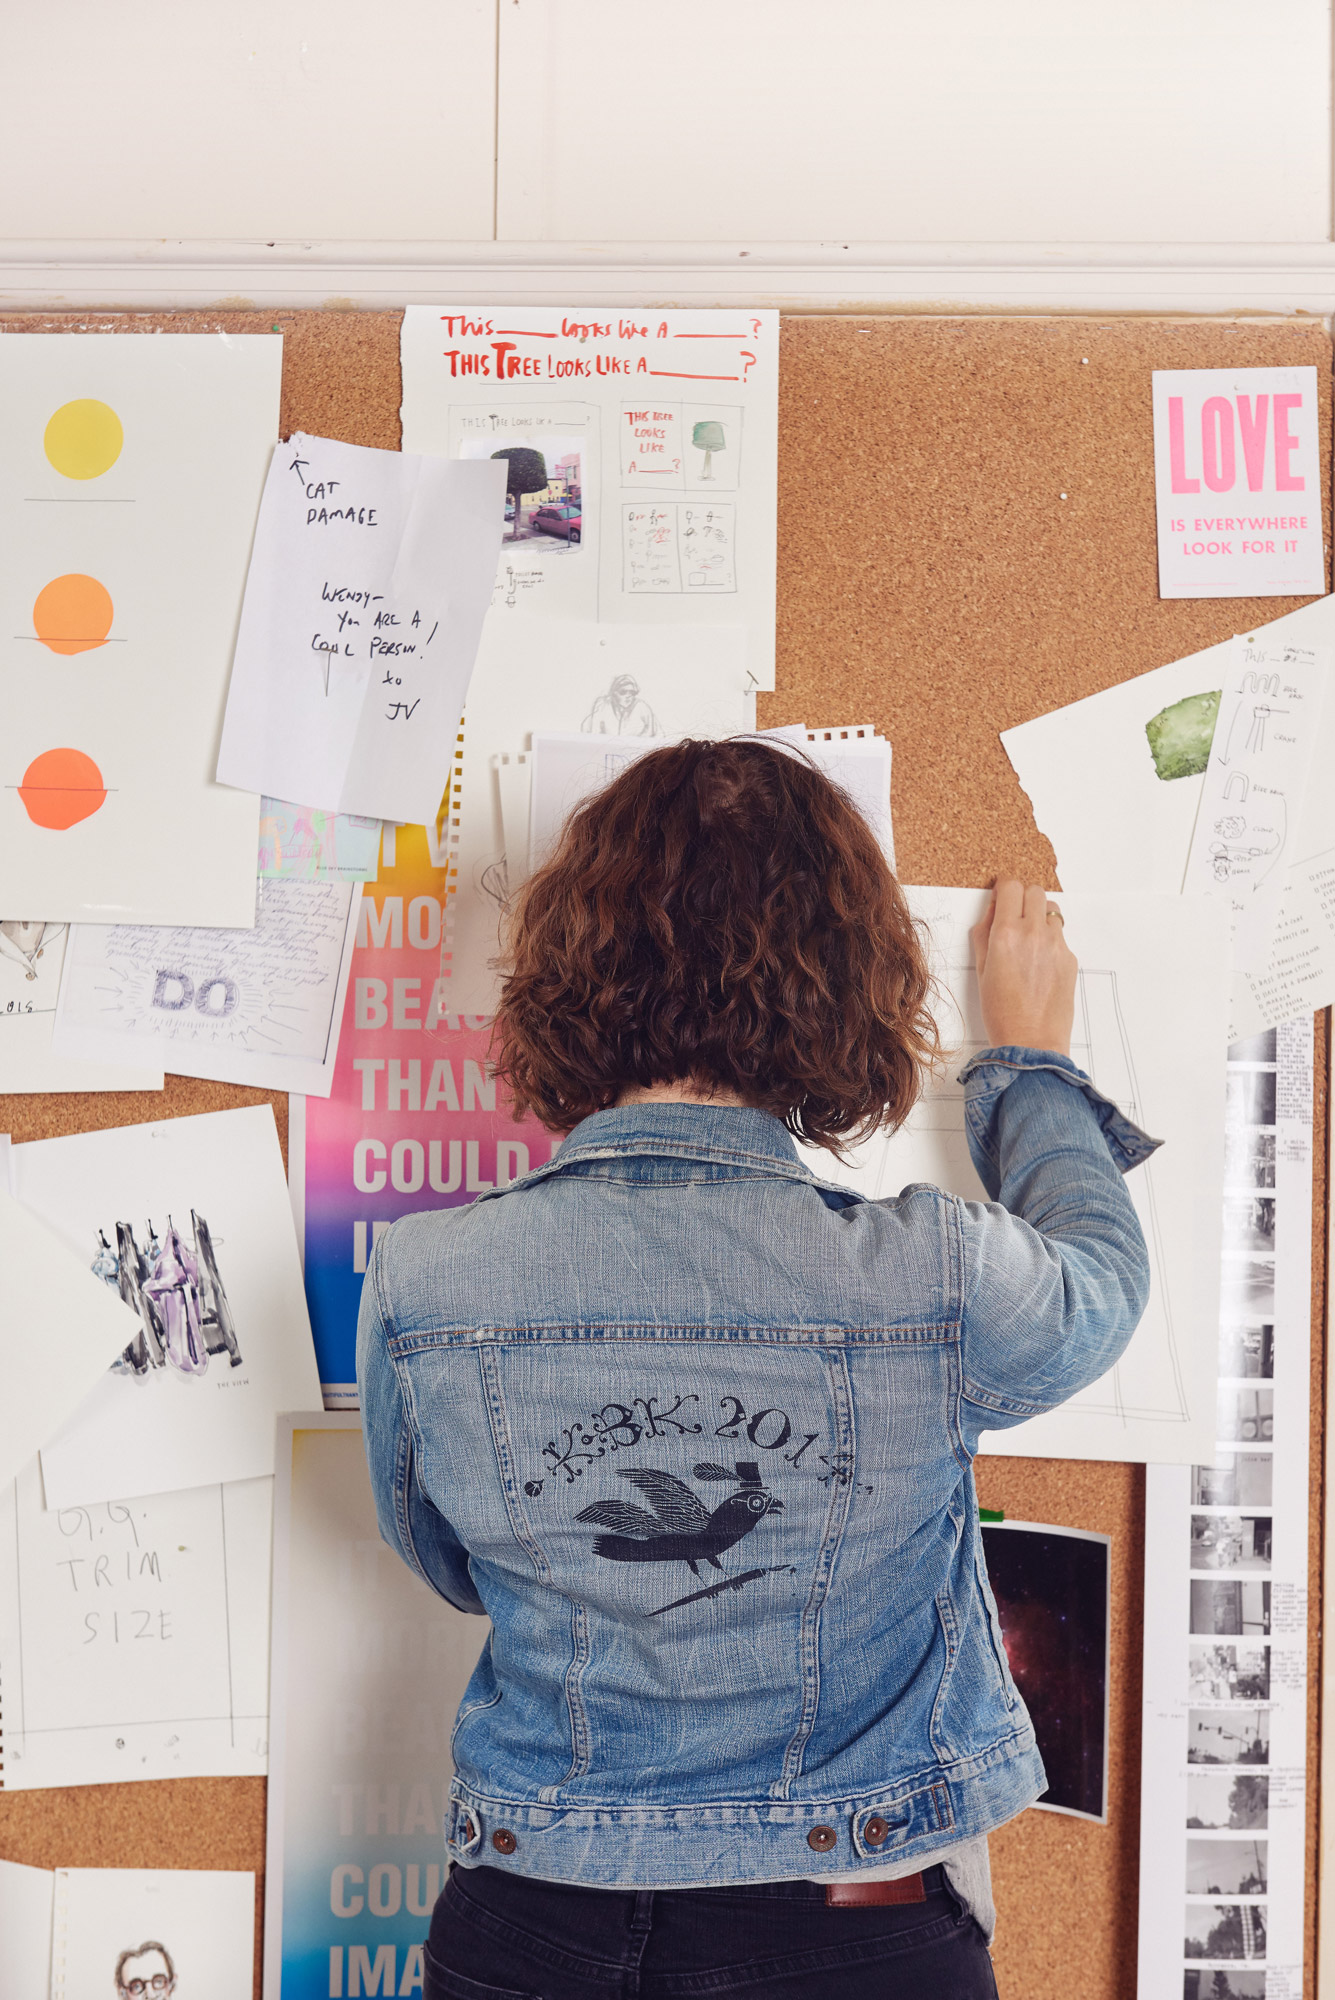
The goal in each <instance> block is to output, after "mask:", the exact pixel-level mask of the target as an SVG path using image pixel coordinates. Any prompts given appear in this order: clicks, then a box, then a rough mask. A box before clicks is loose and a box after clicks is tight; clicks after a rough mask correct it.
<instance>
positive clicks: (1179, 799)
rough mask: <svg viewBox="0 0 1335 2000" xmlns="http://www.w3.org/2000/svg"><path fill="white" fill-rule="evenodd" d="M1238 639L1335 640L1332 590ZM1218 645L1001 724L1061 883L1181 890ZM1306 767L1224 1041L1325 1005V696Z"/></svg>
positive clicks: (1328, 902)
mask: <svg viewBox="0 0 1335 2000" xmlns="http://www.w3.org/2000/svg"><path fill="white" fill-rule="evenodd" d="M1247 636H1248V637H1249V638H1250V639H1252V640H1254V641H1257V642H1259V643H1262V644H1264V645H1266V646H1276V645H1278V646H1284V645H1295V646H1312V647H1318V646H1331V645H1335V598H1331V597H1323V598H1321V599H1320V600H1319V601H1318V602H1317V603H1315V604H1305V605H1303V607H1302V608H1301V610H1298V611H1290V612H1288V613H1287V614H1286V615H1285V616H1284V617H1283V618H1276V619H1273V620H1272V621H1271V623H1270V624H1268V625H1263V626H1260V627H1258V628H1257V629H1256V630H1255V631H1254V632H1252V633H1250V634H1248V635H1247ZM1231 652H1232V641H1231V640H1225V641H1224V642H1223V643H1222V644H1220V645H1218V646H1208V647H1206V648H1205V650H1204V651H1203V652H1200V653H1192V654H1189V655H1188V657H1187V658H1186V659H1183V660H1174V661H1172V662H1170V664H1169V665H1168V666H1166V667H1156V668H1155V669H1154V670H1153V672H1151V673H1147V674H1139V675H1137V676H1136V677H1135V678H1134V679H1133V680H1129V681H1123V682H1121V684H1120V685H1119V686H1117V687H1112V688H1105V689H1104V690H1103V692H1102V693H1101V694H1094V695H1089V696H1087V697H1086V698H1085V700H1084V701H1077V702H1072V703H1071V704H1070V706H1069V707H1067V708H1059V709H1054V710H1053V711H1052V712H1051V713H1050V714H1048V715H1041V716H1039V717H1038V718H1037V719H1036V720H1035V721H1033V722H1026V723H1022V724H1021V725H1020V726H1019V727H1018V728H1015V729H1008V730H1006V731H1005V732H1004V733H1003V735H1002V738H1001V741H1002V744H1003V746H1004V748H1005V751H1006V754H1007V756H1008V757H1009V758H1010V760H1011V763H1012V764H1013V765H1014V767H1015V771H1016V774H1017V776H1018V777H1019V780H1020V783H1021V784H1022V785H1023V786H1024V789H1025V791H1026V792H1027V793H1028V794H1029V799H1030V802H1031V803H1032V805H1033V808H1034V818H1035V819H1036V820H1037V822H1038V825H1039V828H1040V829H1041V831H1042V832H1043V833H1045V834H1046V835H1047V837H1048V839H1049V840H1050V841H1051V842H1052V846H1053V850H1054V852H1055V854H1056V857H1057V871H1058V874H1059V875H1060V877H1061V881H1062V886H1063V887H1064V888H1066V889H1078V890H1082V891H1091V892H1096V891H1100V890H1106V891H1110V892H1112V893H1114V894H1116V893H1122V892H1126V891H1134V890H1138V889H1147V890H1153V891H1156V892H1158V893H1161V894H1166V895H1175V894H1176V893H1177V892H1178V891H1179V890H1180V889H1181V886H1182V875H1183V871H1184V869H1185V866H1186V859H1187V853H1188V851H1189V849H1190V846H1191V837H1192V829H1193V828H1194V826H1195V823H1196V810H1197V807H1198V806H1199V804H1200V797H1201V786H1202V783H1203V777H1202V774H1203V772H1204V770H1205V765H1206V760H1207V758H1208V755H1209V749H1210V739H1211V736H1212V734H1213V729H1214V717H1215V714H1216V713H1217V709H1216V708H1215V707H1212V705H1211V703H1212V698H1213V697H1214V696H1216V695H1218V694H1219V693H1220V692H1221V690H1222V689H1223V686H1224V680H1225V677H1226V674H1227V671H1228V663H1229V659H1230V657H1231ZM1147 728H1148V729H1149V731H1150V733H1149V734H1147ZM1152 742H1153V743H1154V744H1155V745H1156V746H1157V752H1158V755H1157V762H1156V756H1155V752H1154V750H1153V749H1152V748H1151V744H1152ZM1312 769H1313V772H1314V773H1315V774H1316V775H1315V777H1314V779H1313V782H1312V783H1311V784H1309V785H1308V786H1307V789H1306V795H1305V797H1304V800H1303V805H1302V809H1301V811H1300V813H1299V815H1298V827H1297V832H1296V835H1295V837H1294V840H1293V844H1292V848H1291V850H1290V860H1289V866H1288V871H1287V874H1286V876H1285V881H1284V892H1283V897H1282V900H1281V903H1280V911H1279V916H1278V919H1277V921H1276V924H1275V929H1274V932H1273V934H1272V945H1271V954H1270V962H1269V965H1268V967H1267V969H1266V971H1265V972H1264V973H1245V972H1244V973H1239V974H1238V975H1237V976H1236V977H1235V979H1234V982H1233V995H1232V1004H1231V1015H1232V1029H1231V1032H1232V1034H1233V1035H1234V1036H1235V1037H1237V1036H1241V1035H1250V1034H1256V1033H1258V1032H1259V1031H1260V1030H1261V1029H1262V1028H1265V1027H1273V1026H1275V1025H1276V1023H1277V1022H1279V1021H1286V1020H1293V1019H1296V1018H1297V1017H1298V1015H1300V1014H1305V1013H1310V1012H1311V1011H1312V1010H1313V1009H1315V1008H1318V1007H1325V1006H1328V1005H1329V1004H1330V1003H1331V1001H1332V1000H1335V806H1333V805H1332V793H1331V787H1330V783H1329V780H1328V777H1327V775H1326V774H1327V773H1328V772H1329V771H1331V770H1332V769H1335V701H1326V702H1323V703H1322V709H1321V721H1320V725H1319V729H1318V732H1317V738H1316V747H1315V750H1314V752H1313V757H1312ZM1161 771H1162V773H1163V775H1162V776H1161V775H1160V772H1161ZM1179 774H1180V775H1179Z"/></svg>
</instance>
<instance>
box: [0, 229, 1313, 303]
mask: <svg viewBox="0 0 1335 2000" xmlns="http://www.w3.org/2000/svg"><path fill="white" fill-rule="evenodd" d="M483 300H487V301H492V302H494V303H496V304H507V303H512V302H522V301H529V302H539V301H548V302H552V303H556V304H561V303H565V302H567V301H568V302H570V303H572V304H585V305H603V304H605V305H608V306H650V305H683V306H705V305H734V304H736V305H743V304H751V305H757V306H762V305H764V306H771V305H772V306H779V307H781V308H782V309H784V310H785V311H788V312H853V313H856V312H859V311H865V312H923V313H959V312H982V313H1031V314H1032V313H1040V314H1043V313H1103V312H1107V313H1139V314H1155V315H1170V316H1172V315H1178V314H1188V315H1190V314H1198V313H1208V314H1235V313H1236V314H1271V315H1273V314H1292V313H1311V314H1316V315H1321V316H1326V315H1330V314H1335V244H1330V243H1314V244H1278V245H1276V244H1246V243H1242V244H1148V245H1146V244H1126V245H1121V246H1115V247H1109V246H1107V245H1086V244H1045V243H1017V244H1000V245H999V244H974V243H942V244H883V243H843V244H839V243H783V244H778V243H757V244H753V245H747V244H740V243H739V244H709V245H699V244H658V245H650V246H647V247H646V246H645V245H643V244H625V243H601V244H587V245H569V244H522V243H467V244H461V243H383V242H382V243H349V242H325V243H316V242H307V243H297V242H275V243H246V242H185V241H181V242H169V241H163V242H143V243H139V242H133V243H130V242H123V243H112V242H101V243H74V242H53V243H37V242H25V241H10V242H3V241H0V309H3V310H5V311H8V312H24V311H29V312H31V311H50V312H71V311H73V312H83V311H97V310H101V311H130V312H133V311H156V312H161V311H166V310H171V309H173V308H176V309H181V310H191V311H199V310H207V309H209V308H213V309H221V308H223V307H232V308H233V309H236V308H238V307H255V308H257V309H259V310H262V311H265V312H270V311H281V310H284V309H288V310H291V309H296V308H300V307H319V306H323V307H329V308H340V307H341V308H347V309H370V308H376V307H379V308H384V307H395V306H402V305H405V304H409V303H412V304H427V305H442V306H446V305H462V304H473V303H478V302H480V301H483Z"/></svg>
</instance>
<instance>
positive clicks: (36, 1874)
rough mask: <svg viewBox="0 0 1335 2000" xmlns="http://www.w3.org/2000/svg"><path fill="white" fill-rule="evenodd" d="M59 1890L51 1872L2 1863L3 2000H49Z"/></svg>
mask: <svg viewBox="0 0 1335 2000" xmlns="http://www.w3.org/2000/svg"><path fill="white" fill-rule="evenodd" d="M55 1887H56V1878H55V1876H54V1875H53V1874H52V1872H51V1870H50V1869H49V1868H28V1867H25V1866H24V1864H23V1863H22V1862H21V1861H0V1939H2V1940H3V1942H4V1949H3V1950H0V2000H47V1995H48V1993H49V1992H50V1990H51V1904H52V1898H53V1896H54V1894H55Z"/></svg>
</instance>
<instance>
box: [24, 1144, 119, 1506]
mask: <svg viewBox="0 0 1335 2000" xmlns="http://www.w3.org/2000/svg"><path fill="white" fill-rule="evenodd" d="M4 1151H5V1158H4V1159H3V1160H0V1167H3V1168H5V1169H6V1171H5V1174H4V1178H3V1179H0V1271H3V1273H4V1282H3V1294H2V1295H0V1367H3V1370H4V1380H5V1393H4V1396H3V1397H0V1479H9V1478H12V1477H13V1475H14V1473H15V1472H16V1471H17V1470H18V1468H19V1466H20V1465H22V1464H23V1463H24V1462H25V1461H26V1460H27V1459H29V1458H31V1457H32V1455H33V1453H34V1452H35V1451H36V1450H37V1449H38V1447H39V1446H40V1445H42V1444H44V1443H45V1441H46V1439H47V1438H48V1437H49V1436H50V1435H51V1433H52V1432H53V1431H54V1430H55V1429H56V1428H57V1426H58V1425H59V1424H61V1423H62V1422H63V1421H64V1420H65V1418H66V1417H67V1416H68V1415H69V1413H70V1411H71V1410H72V1409H73V1408H74V1407H75V1406H76V1404H78V1403H79V1402H80V1401H81V1399H82V1398H83V1396H84V1395H86V1394H87V1392H88V1391H89V1390H90V1389H92V1388H93V1387H94V1385H95V1384H96V1383H97V1381H98V1380H99V1378H100V1377H101V1376H102V1375H103V1374H105V1372H106V1370H107V1369H108V1368H109V1367H110V1366H111V1364H112V1363H113V1361H114V1360H115V1359H116V1356H117V1355H118V1354H119V1353H120V1352H121V1350H122V1349H123V1348H124V1347H125V1346H126V1345H127V1344H128V1343H129V1342H130V1341H131V1340H133V1339H134V1337H135V1335H136V1334H137V1333H138V1331H139V1320H138V1315H137V1314H136V1313H135V1312H134V1310H133V1308H132V1307H130V1306H128V1305H127V1304H126V1303H125V1301H124V1300H123V1299H121V1298H120V1297H118V1295H117V1294H116V1293H115V1292H113V1291H109V1290H108V1288H107V1286H106V1285H104V1284H99V1282H98V1279H97V1276H96V1274H95V1273H94V1272H93V1271H92V1270H90V1269H89V1267H88V1264H87V1263H86V1262H85V1261H84V1260H83V1259H81V1258H79V1257H77V1256H74V1255H72V1254H71V1252H70V1250H69V1247H68V1245H67V1244H65V1243H62V1242H61V1240H60V1238H59V1237H58V1236H56V1235H55V1234H54V1233H53V1232H52V1231H51V1230H50V1229H49V1228H48V1227H47V1225H46V1224H45V1223H43V1222H42V1221H40V1220H39V1218H38V1217H37V1216H35V1215H33V1214H32V1213H31V1212H30V1211H29V1210H28V1209H26V1208H24V1207H22V1206H21V1204H20V1203H19V1202H17V1201H15V1200H14V1198H13V1196H12V1195H11V1194H10V1193H9V1192H8V1185H7V1182H8V1175H7V1158H8V1152H9V1148H8V1147H6V1148H5V1149H4Z"/></svg>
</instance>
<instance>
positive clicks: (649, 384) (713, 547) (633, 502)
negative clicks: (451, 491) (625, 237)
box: [401, 306, 779, 1014]
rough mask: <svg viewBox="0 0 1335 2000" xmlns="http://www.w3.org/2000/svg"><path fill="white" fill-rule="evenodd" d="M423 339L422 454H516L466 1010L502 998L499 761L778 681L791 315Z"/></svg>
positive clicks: (463, 992)
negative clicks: (543, 743)
mask: <svg viewBox="0 0 1335 2000" xmlns="http://www.w3.org/2000/svg"><path fill="white" fill-rule="evenodd" d="M401 353H402V362H403V447H404V450H405V451H416V452H434V453H439V454H441V455H443V456H446V457H449V458H456V459H457V458H462V459H494V460H498V461H500V462H502V463H503V464H504V466H505V525H504V531H503V534H502V537H501V553H500V560H499V563H498V566H497V571H496V579H495V585H494V589H493V591H492V598H491V606H490V609H489V610H488V612H487V615H486V618H485V620H484V621H483V628H482V642H481V645H480V647H479V650H478V659H477V667H476V670H475V673H474V677H473V682H472V686H471V688H470V691H469V699H468V702H467V704H466V708H465V714H464V726H463V731H462V736H461V744H460V749H459V754H458V757H457V759H456V763H455V768H454V772H453V775H452V778H451V796H450V840H451V846H452V857H453V859H454V861H455V865H456V872H455V878H454V884H453V887H452V889H451V893H450V897H449V903H448V908H447V912H446V927H445V938H444V942H443V948H442V954H441V972H442V976H443V977H444V978H445V980H446V983H447V986H448V989H449V1004H450V1006H451V1007H452V1008H454V1009H455V1010H456V1011H457V1012H461V1013H480V1014H490V1013H493V1012H494V1011H495V1003H496V981H495V974H494V972H493V969H492V964H491V961H492V960H493V959H494V958H495V956H496V950H497V940H496V928H497V925H496V919H497V915H498V906H499V904H500V903H502V902H503V901H504V900H505V898H506V896H507V894H508V893H509V891H510V890H511V889H513V887H514V883H512V882H509V881H508V880H507V874H506V868H505V863H506V846H505V831H504V822H503V818H502V813H501V805H500V798H499V785H498V779H497V771H496V761H495V760H497V759H499V758H501V757H505V756H517V755H521V754H522V753H524V752H526V751H527V750H528V748H529V740H528V739H529V732H530V731H532V730H534V729H541V730H546V731H558V732H563V733H564V732H578V733H582V734H584V735H587V736H590V737H593V738H598V737H601V738H604V739H606V738H609V737H614V738H616V739H617V742H616V743H605V746H604V747H605V752H606V757H607V759H609V760H612V761H615V760H616V759H617V758H618V756H619V754H620V753H619V750H618V744H622V743H624V742H625V741H626V739H631V740H632V741H639V740H641V739H643V738H646V737H669V736H672V735H697V736H699V735H705V736H718V735H728V734H731V733H732V732H734V731H736V730H738V729H743V728H746V727H748V726H754V709H753V708H752V706H751V704H750V703H749V702H748V701H747V700H746V697H747V695H748V693H752V692H754V690H755V689H756V688H772V687H773V685H774V586H775V571H776V561H777V557H776V541H775V524H776V518H777V516H776V508H777V468H778V376H779V367H778V356H779V349H778V314H777V313H776V312H747V313H738V312H733V311H727V312H715V311H681V312H678V311H658V310H655V311H644V312H636V313H634V314H627V313H616V312H609V311H607V310H606V309H605V308H601V307H600V308H598V309H597V310H594V309H591V308H588V309H586V308H583V307H569V308H561V307H556V306H552V307H545V306H543V307H527V306H526V307H524V308H523V309H522V311H520V310H518V309H516V308H513V307H495V308H493V307H488V306H479V307H477V308H476V309H472V310H469V311H466V312H458V311H454V312H449V313H442V312H441V311H440V310H439V309H438V308H436V307H427V306H410V307H409V308H408V310H407V313H406V314H405V316H404V322H403V333H402V341H401ZM707 655H708V659H709V662H710V663H711V664H709V665H707V664H706V656H707ZM702 680H703V682H704V686H703V689H702V687H701V682H702ZM721 697H726V698H721Z"/></svg>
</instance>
